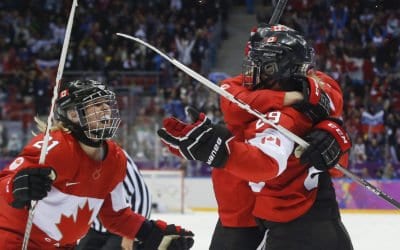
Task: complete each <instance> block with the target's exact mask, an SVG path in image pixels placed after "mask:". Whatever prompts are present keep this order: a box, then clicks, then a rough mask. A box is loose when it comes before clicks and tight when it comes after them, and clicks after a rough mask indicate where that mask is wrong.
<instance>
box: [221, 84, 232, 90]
mask: <svg viewBox="0 0 400 250" xmlns="http://www.w3.org/2000/svg"><path fill="white" fill-rule="evenodd" d="M229 87H230V86H229V84H222V85H221V89H229Z"/></svg>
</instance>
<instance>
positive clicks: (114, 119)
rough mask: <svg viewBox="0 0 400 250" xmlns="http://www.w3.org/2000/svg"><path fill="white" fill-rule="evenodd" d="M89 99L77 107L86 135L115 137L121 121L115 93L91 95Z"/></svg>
mask: <svg viewBox="0 0 400 250" xmlns="http://www.w3.org/2000/svg"><path fill="white" fill-rule="evenodd" d="M93 95H97V93H96V94H92V96H93ZM87 99H88V100H87V101H84V102H82V104H81V105H80V106H79V107H77V112H78V114H79V124H80V126H81V128H82V130H83V132H84V133H85V135H86V137H87V138H89V139H92V140H93V139H95V140H106V139H110V138H112V137H114V135H115V133H116V132H117V129H118V127H119V124H120V123H121V119H120V116H119V109H118V104H117V101H116V99H115V95H114V94H111V93H110V94H107V95H103V96H99V97H94V98H91V97H90V96H89V97H88V98H87Z"/></svg>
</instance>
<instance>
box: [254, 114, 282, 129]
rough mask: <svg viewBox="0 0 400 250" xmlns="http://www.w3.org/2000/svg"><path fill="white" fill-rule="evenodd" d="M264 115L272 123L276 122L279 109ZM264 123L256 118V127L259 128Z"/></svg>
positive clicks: (277, 121) (279, 117)
mask: <svg viewBox="0 0 400 250" xmlns="http://www.w3.org/2000/svg"><path fill="white" fill-rule="evenodd" d="M265 116H266V118H267V119H268V120H269V121H271V122H272V123H274V124H278V123H279V120H280V119H281V112H280V111H273V112H268V113H266V114H265ZM264 125H265V123H264V122H263V121H262V120H261V119H258V120H257V122H256V129H260V128H262V127H263V126H264Z"/></svg>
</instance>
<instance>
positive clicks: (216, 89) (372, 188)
mask: <svg viewBox="0 0 400 250" xmlns="http://www.w3.org/2000/svg"><path fill="white" fill-rule="evenodd" d="M117 35H118V36H121V37H125V38H127V39H129V40H133V41H135V42H138V43H140V44H142V45H144V46H146V47H147V48H149V49H151V50H153V51H154V52H156V53H158V54H159V55H160V56H162V57H163V58H165V59H166V60H167V61H169V62H170V63H172V64H173V65H175V66H176V67H177V68H179V69H180V70H182V71H183V72H185V73H186V74H188V75H189V76H191V77H192V78H194V79H196V80H197V81H199V82H200V83H201V84H203V85H205V86H206V87H208V88H209V89H211V90H213V91H214V92H216V93H217V94H219V95H221V96H223V97H225V98H226V99H228V100H229V101H231V102H233V103H235V104H236V105H238V106H239V107H240V108H242V109H244V110H246V111H247V112H248V113H250V114H252V115H254V116H256V117H257V118H259V119H260V120H261V121H262V122H264V123H266V124H269V125H271V126H272V127H274V128H275V129H277V130H278V131H279V132H281V133H282V134H284V135H285V136H287V137H288V138H289V139H291V140H293V141H295V142H296V143H297V144H299V145H300V146H301V147H303V148H307V147H308V146H309V144H308V143H307V142H306V141H304V140H303V139H302V138H300V137H298V136H297V135H295V134H294V133H292V132H291V131H289V130H287V129H286V128H285V127H282V126H281V125H279V124H275V123H273V122H271V121H270V120H268V119H267V118H266V115H265V114H262V113H260V112H259V111H257V110H254V109H252V108H251V107H250V106H249V105H248V104H246V103H244V102H242V101H241V100H238V99H236V98H235V97H234V96H233V95H232V94H231V93H229V92H227V91H226V90H224V89H222V88H220V87H219V86H217V85H215V84H214V83H213V82H211V81H210V80H208V79H207V78H205V77H204V76H202V75H200V74H199V73H197V72H196V71H194V70H192V69H190V68H189V67H187V66H186V65H184V64H182V63H181V62H179V61H178V60H176V59H175V58H173V57H169V56H167V55H166V54H164V53H163V52H161V51H160V50H159V49H157V48H156V47H154V46H152V45H150V44H148V43H146V42H144V41H143V40H141V39H139V38H136V37H133V36H130V35H126V34H123V33H117ZM335 168H336V169H338V170H339V171H340V172H342V173H343V174H344V175H346V176H347V177H349V178H350V179H352V180H354V181H355V182H357V183H358V184H360V185H362V186H364V187H365V188H367V189H368V190H370V191H371V192H373V193H374V194H376V195H377V196H379V197H381V198H382V199H384V200H386V201H387V202H389V203H390V204H392V205H393V206H395V207H396V208H398V209H400V202H398V201H396V200H395V199H393V198H392V197H390V196H389V195H387V194H386V193H384V192H383V191H382V190H380V189H378V188H377V187H375V186H374V185H372V184H370V183H369V182H368V181H366V180H365V179H362V178H360V177H359V176H357V175H355V174H353V173H352V172H350V171H349V170H347V169H346V168H344V167H342V166H340V165H339V164H336V165H335Z"/></svg>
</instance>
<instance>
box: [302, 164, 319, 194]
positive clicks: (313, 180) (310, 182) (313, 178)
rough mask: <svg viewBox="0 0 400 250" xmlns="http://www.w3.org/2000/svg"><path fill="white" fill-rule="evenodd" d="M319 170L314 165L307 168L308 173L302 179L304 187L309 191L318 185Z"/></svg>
mask: <svg viewBox="0 0 400 250" xmlns="http://www.w3.org/2000/svg"><path fill="white" fill-rule="evenodd" d="M321 172H322V171H321V170H318V169H316V168H314V167H311V168H309V169H308V175H307V178H306V179H305V180H304V187H305V188H306V189H307V190H308V191H310V190H312V189H314V188H316V187H318V181H319V180H318V177H319V173H321Z"/></svg>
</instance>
